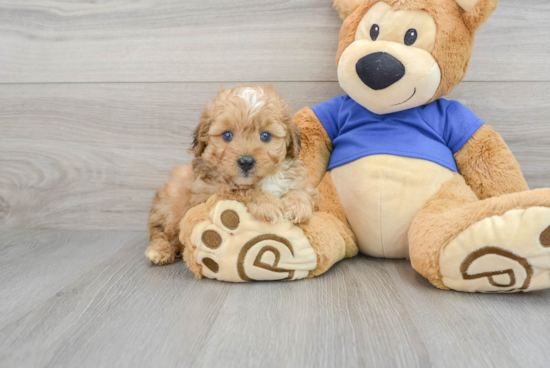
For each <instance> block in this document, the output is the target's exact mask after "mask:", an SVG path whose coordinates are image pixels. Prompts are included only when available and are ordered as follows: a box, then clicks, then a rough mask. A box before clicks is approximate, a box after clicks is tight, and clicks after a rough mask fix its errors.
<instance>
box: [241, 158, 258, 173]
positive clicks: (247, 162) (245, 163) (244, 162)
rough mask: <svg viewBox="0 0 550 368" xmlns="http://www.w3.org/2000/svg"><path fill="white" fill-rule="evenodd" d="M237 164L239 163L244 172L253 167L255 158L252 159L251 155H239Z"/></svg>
mask: <svg viewBox="0 0 550 368" xmlns="http://www.w3.org/2000/svg"><path fill="white" fill-rule="evenodd" d="M237 165H239V168H240V169H241V170H242V171H243V172H244V173H245V174H246V173H248V172H249V171H250V170H252V169H253V168H254V166H255V165H256V160H254V157H252V156H241V157H240V158H239V159H238V160H237Z"/></svg>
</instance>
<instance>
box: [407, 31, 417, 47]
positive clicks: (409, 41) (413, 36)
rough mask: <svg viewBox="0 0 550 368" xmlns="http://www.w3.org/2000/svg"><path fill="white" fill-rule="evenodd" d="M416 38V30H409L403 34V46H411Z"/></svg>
mask: <svg viewBox="0 0 550 368" xmlns="http://www.w3.org/2000/svg"><path fill="white" fill-rule="evenodd" d="M417 38H418V32H416V29H414V28H411V29H409V30H408V31H407V33H405V45H407V46H412V45H413V44H414V43H415V42H416V39H417Z"/></svg>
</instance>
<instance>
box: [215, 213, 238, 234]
mask: <svg viewBox="0 0 550 368" xmlns="http://www.w3.org/2000/svg"><path fill="white" fill-rule="evenodd" d="M220 220H221V222H222V224H223V226H225V227H226V228H228V229H229V230H237V228H238V227H239V223H240V222H241V219H240V218H239V214H237V212H235V211H233V210H225V211H223V212H222V214H221V216H220Z"/></svg>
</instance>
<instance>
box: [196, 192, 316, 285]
mask: <svg viewBox="0 0 550 368" xmlns="http://www.w3.org/2000/svg"><path fill="white" fill-rule="evenodd" d="M190 240H191V243H192V246H193V255H194V257H192V258H193V259H194V260H193V261H194V262H196V264H198V265H200V266H201V267H200V268H201V272H202V276H204V277H207V278H210V279H217V280H221V281H230V282H246V281H263V280H298V279H303V278H305V277H307V276H308V274H309V272H310V271H311V270H313V269H315V267H316V266H317V254H316V253H315V251H314V250H313V247H312V246H311V244H310V242H309V240H308V239H307V237H306V236H305V235H304V233H303V231H302V230H301V229H300V228H299V227H297V226H294V224H292V223H291V222H289V221H286V220H285V221H280V222H277V223H267V222H261V221H258V220H256V219H254V218H253V217H252V216H251V215H250V214H249V213H248V211H247V209H246V207H245V206H244V205H243V204H242V203H239V202H236V201H221V202H218V203H217V204H216V206H215V207H214V209H213V211H211V212H210V216H209V220H207V221H203V222H201V223H199V224H198V225H196V226H195V227H194V229H193V231H192V234H191V238H190Z"/></svg>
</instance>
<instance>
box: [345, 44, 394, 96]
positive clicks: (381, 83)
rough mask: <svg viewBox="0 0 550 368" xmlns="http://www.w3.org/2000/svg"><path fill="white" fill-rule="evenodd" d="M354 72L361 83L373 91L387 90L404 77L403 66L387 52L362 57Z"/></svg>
mask: <svg viewBox="0 0 550 368" xmlns="http://www.w3.org/2000/svg"><path fill="white" fill-rule="evenodd" d="M355 70H356V71H357V75H358V76H359V78H361V80H362V81H363V83H365V84H366V85H367V86H369V87H370V88H372V89H374V90H375V91H378V90H381V89H384V88H388V87H389V86H391V85H392V84H394V83H395V82H397V81H398V80H400V79H401V78H403V76H404V75H405V66H404V65H403V64H402V63H401V62H400V61H399V60H397V59H396V58H395V57H393V56H391V55H390V54H388V53H387V52H375V53H374V54H370V55H367V56H365V57H362V58H361V59H359V61H358V62H357V64H356V65H355Z"/></svg>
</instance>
